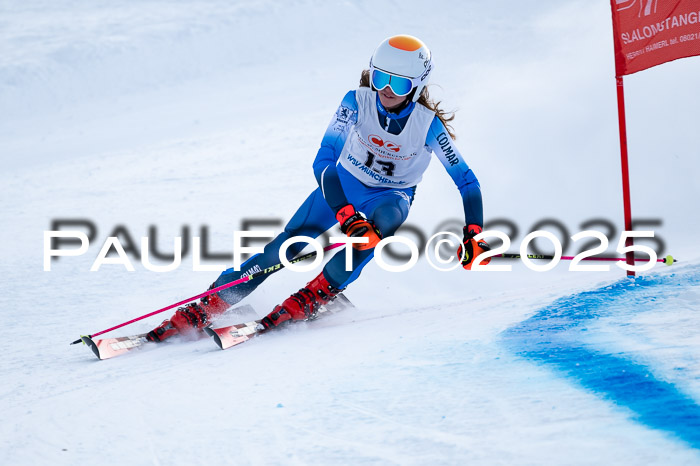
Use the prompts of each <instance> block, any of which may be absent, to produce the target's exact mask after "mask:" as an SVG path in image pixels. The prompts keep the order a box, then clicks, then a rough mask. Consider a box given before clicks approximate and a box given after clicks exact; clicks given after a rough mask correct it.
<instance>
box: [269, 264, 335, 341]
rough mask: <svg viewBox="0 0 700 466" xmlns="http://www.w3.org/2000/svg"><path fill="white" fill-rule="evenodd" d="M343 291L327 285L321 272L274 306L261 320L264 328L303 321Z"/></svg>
mask: <svg viewBox="0 0 700 466" xmlns="http://www.w3.org/2000/svg"><path fill="white" fill-rule="evenodd" d="M341 291H343V290H339V289H337V288H335V287H334V286H333V285H331V284H330V283H328V280H326V277H324V276H323V272H321V273H320V274H319V275H318V277H316V278H314V279H313V280H311V281H310V282H309V283H307V284H306V287H304V288H302V289H301V290H299V291H298V292H297V293H294V294H293V295H291V296H290V297H289V298H287V299H285V300H284V302H283V303H282V304H281V305H279V306H275V308H274V309H273V310H272V312H271V313H270V314H268V315H267V317H265V318H263V319H262V324H263V326H264V327H265V328H271V327H276V326H278V325H280V324H281V323H283V322H286V321H288V320H292V319H293V320H305V319H308V318H310V317H313V315H314V314H315V313H316V311H317V310H318V308H319V307H321V306H323V305H324V304H327V303H329V302H330V301H332V300H333V298H335V296H336V295H337V294H338V293H340V292H341Z"/></svg>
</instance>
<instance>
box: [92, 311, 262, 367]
mask: <svg viewBox="0 0 700 466" xmlns="http://www.w3.org/2000/svg"><path fill="white" fill-rule="evenodd" d="M226 314H236V315H245V314H255V309H253V307H252V306H250V305H244V306H239V307H236V308H233V309H231V310H229V311H228V312H227V313H226ZM147 335H148V333H141V334H139V335H129V336H124V337H116V338H101V339H94V338H92V336H91V335H83V336H81V337H80V339H81V340H82V342H83V343H85V344H86V345H87V346H88V347H89V348H90V349H91V350H92V352H93V353H95V356H97V359H100V360H103V359H111V358H114V357H117V356H121V355H123V354H126V353H128V352H130V351H131V350H134V349H137V348H141V347H142V346H144V345H146V344H148V345H149V346H150V345H152V344H155V343H158V342H155V341H152V340H149V339H148V338H147ZM200 335H201V334H200ZM202 336H203V335H202ZM173 338H175V337H173Z"/></svg>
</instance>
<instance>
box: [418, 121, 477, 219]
mask: <svg viewBox="0 0 700 466" xmlns="http://www.w3.org/2000/svg"><path fill="white" fill-rule="evenodd" d="M425 144H426V145H427V146H429V147H430V148H431V149H432V150H433V152H435V155H436V156H437V158H438V159H439V160H440V162H442V165H443V166H444V167H445V170H447V173H448V174H449V175H450V177H452V180H453V181H454V182H455V184H456V185H457V188H458V189H459V192H460V194H462V204H464V221H465V225H472V224H474V225H479V226H481V227H483V226H484V209H483V204H482V200H481V187H480V186H479V180H477V179H476V175H474V172H473V171H472V170H471V168H469V166H468V165H467V163H466V162H465V161H464V159H463V158H462V155H461V154H460V153H459V151H458V150H457V147H456V146H455V143H454V139H452V137H451V136H450V134H449V133H448V132H447V130H446V129H445V125H444V124H443V123H442V121H440V119H439V118H438V117H437V116H436V117H435V118H434V119H433V123H432V124H431V125H430V129H429V130H428V137H427V139H426V141H425Z"/></svg>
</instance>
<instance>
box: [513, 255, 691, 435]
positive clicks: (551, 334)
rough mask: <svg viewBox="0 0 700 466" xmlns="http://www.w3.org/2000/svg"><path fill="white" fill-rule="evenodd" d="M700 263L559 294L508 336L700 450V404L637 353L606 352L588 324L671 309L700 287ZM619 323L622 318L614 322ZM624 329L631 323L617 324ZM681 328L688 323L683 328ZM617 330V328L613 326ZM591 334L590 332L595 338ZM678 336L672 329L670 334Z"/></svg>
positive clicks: (520, 348) (525, 351)
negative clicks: (675, 301) (672, 301)
mask: <svg viewBox="0 0 700 466" xmlns="http://www.w3.org/2000/svg"><path fill="white" fill-rule="evenodd" d="M698 284H700V267H697V266H696V267H688V268H685V269H683V270H682V271H679V273H676V274H672V275H665V276H652V277H640V278H637V279H636V280H630V279H627V278H625V279H622V280H621V281H620V282H617V283H615V284H613V285H610V286H606V287H603V288H600V289H597V290H593V291H587V292H583V293H579V294H575V295H572V296H568V297H566V298H562V299H559V300H557V301H555V302H554V303H552V304H551V305H549V306H547V307H544V308H542V309H541V310H540V311H539V312H538V313H537V314H535V315H534V316H532V317H531V318H529V319H527V320H525V321H524V322H521V323H520V324H518V325H516V326H515V327H512V328H510V329H508V330H506V331H505V332H504V333H503V334H502V337H503V339H504V342H505V343H506V344H507V345H508V346H509V347H510V348H512V349H513V350H515V351H516V352H517V353H518V354H520V355H522V356H524V357H527V358H530V359H534V360H536V361H540V362H542V363H544V364H546V365H548V366H553V367H555V368H556V369H557V370H558V371H561V372H563V373H564V374H566V375H567V376H568V377H570V378H572V379H574V380H576V381H577V382H578V383H580V384H581V385H582V386H583V387H585V388H586V389H588V390H591V391H593V392H594V393H596V394H597V395H599V396H601V397H603V398H605V399H607V400H610V401H612V402H614V403H615V404H617V405H619V406H622V407H625V408H628V409H630V410H631V411H632V412H633V414H634V417H635V419H636V420H637V421H638V422H640V423H643V424H645V425H647V426H648V427H651V428H654V429H661V430H664V431H667V432H670V433H672V434H674V435H676V436H677V437H678V438H680V439H682V440H684V441H685V442H687V443H688V444H690V445H691V446H692V447H693V448H698V449H700V406H699V405H698V402H697V401H695V400H693V399H692V398H691V397H689V396H688V395H686V394H684V393H682V392H681V390H679V388H678V387H677V386H676V385H674V384H673V383H669V382H667V381H664V380H660V379H659V378H657V377H655V376H654V375H653V374H652V372H653V368H651V367H649V366H645V365H644V364H642V363H640V362H635V361H634V360H633V359H634V358H635V356H633V355H629V354H625V353H624V352H623V353H619V352H617V353H614V354H611V353H610V352H605V351H603V350H601V349H600V348H596V347H595V345H592V344H587V343H586V340H588V341H590V336H592V335H590V332H589V329H588V328H587V324H592V325H595V321H596V320H597V319H601V318H608V317H615V318H618V319H619V318H620V317H622V319H623V320H624V317H625V315H627V314H628V315H629V316H630V317H634V316H638V315H639V314H640V313H642V312H649V311H656V312H658V311H659V310H662V311H663V312H666V311H668V312H669V313H672V312H673V308H666V307H665V306H666V305H668V304H669V303H668V302H664V301H666V300H667V299H669V298H674V297H676V296H678V295H679V294H680V293H683V292H688V291H691V292H692V288H695V292H697V291H700V290H698V288H697V286H698ZM611 325H614V324H611ZM615 330H618V331H619V333H623V332H624V329H623V328H622V326H621V328H620V329H615ZM679 330H681V329H679ZM613 333H614V332H613ZM589 335H590V336H589ZM670 337H672V335H670Z"/></svg>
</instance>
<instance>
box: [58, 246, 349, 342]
mask: <svg viewBox="0 0 700 466" xmlns="http://www.w3.org/2000/svg"><path fill="white" fill-rule="evenodd" d="M343 244H344V243H335V244H331V245H330V246H326V247H325V248H323V250H324V251H330V250H332V249H335V248H338V247H340V246H343ZM315 256H316V251H312V252H310V253H308V254H304V255H303V256H299V257H297V258H295V259H292V260H290V261H289V263H290V264H296V263H297V262H301V261H303V260H306V259H311V258H312V257H315ZM283 268H284V265H282V264H281V263H280V264H276V265H273V266H271V267H268V268H266V269H265V270H261V271H260V272H256V273H254V274H251V275H248V276H247V277H243V278H239V279H238V280H235V281H232V282H231V283H226V284H225V285H221V286H217V287H216V288H212V289H211V290H207V291H205V292H204V293H200V294H198V295H196V296H192V297H191V298H187V299H183V300H182V301H178V302H176V303H175V304H171V305H169V306H165V307H164V308H161V309H158V310H157V311H153V312H149V313H148V314H144V315H142V316H140V317H136V318H135V319H131V320H129V321H127V322H124V323H121V324H119V325H115V326H114V327H110V328H108V329H106V330H102V331H100V332H97V333H93V334H91V335H86V336H88V337H90V338H93V337H96V336H98V335H102V334H103V333H107V332H111V331H112V330H116V329H118V328H122V327H124V326H126V325H129V324H133V323H134V322H138V321H139V320H143V319H145V318H147V317H151V316H154V315H156V314H160V313H161V312H165V311H167V310H169V309H172V308H175V307H178V306H181V305H183V304H186V303H189V302H190V301H194V300H195V299H199V298H203V297H205V296H209V295H211V294H214V293H217V292H219V291H221V290H225V289H226V288H231V287H232V286H236V285H240V284H241V283H245V282H248V281H250V280H253V279H255V278H258V277H262V276H263V275H267V274H269V273H274V272H277V271H278V270H281V269H283ZM80 342H82V340H81V339H80V338H78V339H77V340H75V341H74V342H73V343H71V345H75V344H77V343H80Z"/></svg>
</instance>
